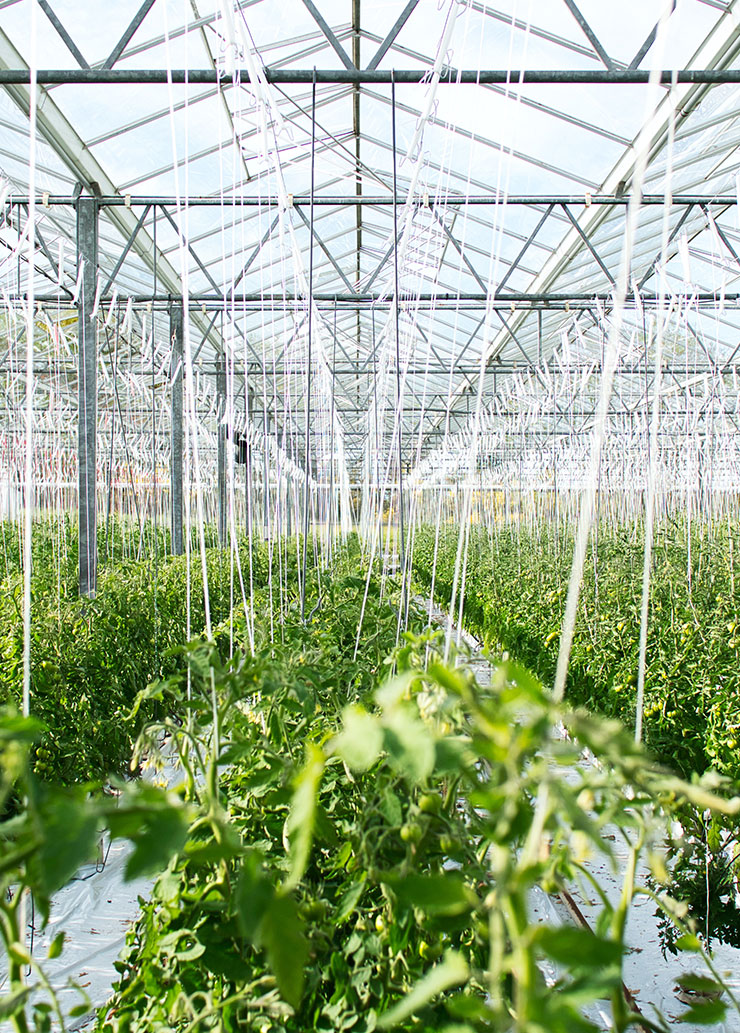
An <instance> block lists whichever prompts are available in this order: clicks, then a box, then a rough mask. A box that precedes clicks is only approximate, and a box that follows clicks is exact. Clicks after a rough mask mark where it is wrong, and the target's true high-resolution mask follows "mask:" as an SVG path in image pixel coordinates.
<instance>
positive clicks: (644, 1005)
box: [419, 600, 740, 1033]
mask: <svg viewBox="0 0 740 1033" xmlns="http://www.w3.org/2000/svg"><path fill="white" fill-rule="evenodd" d="M419 601H421V602H422V603H424V604H425V605H428V602H426V601H424V600H419ZM430 619H431V620H433V621H434V622H435V623H437V624H440V625H441V626H442V627H446V625H447V621H448V615H447V614H446V613H445V612H444V611H443V610H441V609H439V608H438V607H436V606H433V607H432V609H431V611H430ZM453 634H454V635H455V636H456V641H457V642H458V643H462V644H463V645H464V646H466V647H467V649H469V650H470V654H471V655H470V658H466V657H464V656H461V657H459V659H458V663H464V664H465V666H466V667H471V668H472V669H473V671H474V672H475V675H476V678H477V679H478V682H479V684H481V685H488V684H490V682H491V665H490V663H488V661H486V660H485V659H484V658H483V657H482V656H481V643H480V642H479V641H478V640H477V639H476V638H475V637H474V636H472V635H471V634H469V633H468V632H467V631H465V630H464V629H462V630H461V629H458V628H457V627H456V626H454V625H453ZM561 734H562V735H565V730H564V729H562V730H561ZM593 763H594V761H593V758H592V756H591V754H590V753H589V752H588V751H585V752H584V755H583V756H582V758H581V760H580V762H579V767H584V766H589V765H592V764H593ZM558 770H559V771H560V773H561V775H564V776H565V777H566V778H567V777H568V772H569V769H568V768H562V767H560V766H559V768H558ZM570 770H572V774H573V776H574V777H575V775H576V769H575V768H573V769H570ZM605 835H606V836H608V837H609V841H610V845H611V847H612V850H613V855H614V862H613V863H612V862H610V860H609V859H608V858H607V857H606V855H604V854H599V855H594V856H592V857H591V858H590V859H588V860H587V861H585V864H586V866H587V867H588V869H589V870H590V872H591V873H592V874H593V875H594V877H595V878H596V879H597V880H598V882H599V884H600V886H601V887H602V890H603V891H604V893H605V894H606V895H607V897H608V899H609V900H610V901H611V902H612V903H613V904H615V905H616V904H617V903H618V901H619V898H620V896H621V892H622V882H623V879H624V873H625V869H626V866H627V860H628V847H627V844H626V842H625V841H624V838H623V836H622V835H621V834H620V832H619V830H618V829H616V828H613V829H605ZM612 837H613V839H612ZM648 876H649V870H648V868H647V867H646V866H645V865H639V866H638V869H637V873H636V882H637V885H640V884H642V885H645V884H646V883H647V879H648ZM569 890H570V893H571V896H572V897H573V899H574V900H575V902H576V904H577V906H578V908H579V910H580V911H581V913H582V915H583V917H584V918H585V919H586V921H587V922H588V923H589V925H590V926H591V928H592V929H593V928H594V926H595V925H596V921H597V919H598V915H599V912H600V910H601V908H600V905H599V899H598V897H597V895H596V893H595V892H592V893H587V892H586V891H585V888H584V887H583V886H576V885H573V886H571V887H569ZM529 908H530V913H529V917H530V921H531V922H532V923H544V922H547V923H548V924H550V925H553V924H555V925H567V924H573V918H572V916H571V914H570V912H569V910H568V908H567V907H566V905H565V903H564V902H563V901H561V900H560V899H559V898H558V897H551V896H550V895H549V894H547V893H545V892H544V891H543V890H541V889H540V888H539V887H535V888H534V889H533V891H532V893H531V895H530V900H529ZM657 910H658V909H657V905H656V904H655V903H653V902H652V901H651V900H650V899H649V898H648V897H644V896H638V897H636V899H635V900H634V902H633V906H632V907H631V908H630V913H629V920H628V923H627V934H626V940H627V943H628V944H629V953H628V954H627V956H626V957H625V959H624V963H623V980H624V984H625V986H626V987H627V989H628V990H630V992H631V993H632V996H633V997H634V998H635V1000H636V1002H637V1006H638V1007H639V1009H640V1011H641V1012H642V1013H643V1014H644V1015H645V1017H646V1018H647V1019H653V1020H656V1019H658V1020H660V1021H663V1022H666V1023H668V1024H669V1025H672V1024H673V1023H675V1024H676V1026H677V1029H680V1030H681V1033H702V1031H709V1033H738V1029H739V1028H740V1027H739V1026H738V1016H737V1013H736V1012H735V1011H734V1010H732V1009H730V1008H728V1011H727V1018H726V1020H725V1021H724V1022H716V1023H712V1024H705V1025H701V1026H700V1025H692V1024H691V1023H687V1022H680V1016H681V1015H682V1014H683V1013H685V1011H686V1008H687V1006H686V1005H685V1004H682V1003H681V1001H680V1000H679V999H678V996H677V993H678V991H679V985H678V984H679V980H680V979H681V977H682V976H686V975H688V974H689V973H692V972H695V973H700V974H702V975H710V973H709V972H708V971H707V970H706V967H705V965H704V962H703V961H702V959H701V957H700V956H698V955H695V954H689V953H679V954H678V955H671V954H669V953H668V954H666V955H664V954H663V951H662V948H661V940H660V935H659V925H658V915H657V913H656V912H657ZM712 961H713V964H714V965H715V966H716V969H717V971H718V972H719V974H720V975H721V976H722V978H723V980H724V981H725V983H726V984H727V986H728V987H729V989H730V990H731V991H732V992H733V994H735V996H738V995H740V950H738V948H736V947H732V946H730V945H728V944H718V945H716V946H715V947H713V949H712ZM540 968H541V970H542V972H543V975H544V977H545V979H546V981H547V982H548V984H549V985H553V984H554V983H555V982H556V980H557V978H558V969H557V966H554V965H551V964H549V963H544V964H543V965H541V966H540ZM609 1011H610V1009H609V1006H608V1003H607V1002H604V1004H603V1006H602V1005H601V1004H600V1003H599V1002H595V1003H594V1004H593V1005H592V1006H591V1007H590V1008H587V1009H584V1015H585V1016H586V1018H588V1019H590V1020H591V1022H593V1023H594V1024H596V1025H598V1026H600V1027H601V1028H602V1029H604V1030H609V1029H611V1019H610V1015H609ZM679 1023H680V1024H679Z"/></svg>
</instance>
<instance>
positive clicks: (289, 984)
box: [262, 895, 308, 1008]
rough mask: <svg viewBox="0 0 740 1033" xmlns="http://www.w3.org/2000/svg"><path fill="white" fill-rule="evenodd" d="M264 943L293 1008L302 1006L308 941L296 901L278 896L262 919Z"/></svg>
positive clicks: (271, 966) (283, 990)
mask: <svg viewBox="0 0 740 1033" xmlns="http://www.w3.org/2000/svg"><path fill="white" fill-rule="evenodd" d="M262 941H263V943H264V945H265V948H266V949H267V958H268V961H269V963H270V968H271V969H272V971H273V972H274V974H275V979H276V980H277V984H278V987H279V989H280V993H281V994H282V996H283V998H284V999H285V1000H286V1001H287V1002H288V1004H289V1005H291V1007H293V1008H297V1007H298V1005H299V1004H300V1003H301V995H302V993H303V974H304V966H305V964H306V962H307V960H308V940H307V939H306V937H305V935H304V932H303V923H302V922H301V919H300V917H299V915H298V908H297V907H296V903H295V901H294V900H293V898H292V897H287V896H283V895H281V896H276V897H274V898H273V900H272V901H271V902H270V904H269V906H268V908H267V910H266V911H265V914H264V917H263V919H262Z"/></svg>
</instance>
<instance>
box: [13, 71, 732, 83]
mask: <svg viewBox="0 0 740 1033" xmlns="http://www.w3.org/2000/svg"><path fill="white" fill-rule="evenodd" d="M429 72H430V69H429V68H397V69H391V70H387V69H380V68H373V69H368V68H351V69H350V68H322V69H315V68H314V69H308V68H263V69H262V74H263V75H264V77H265V80H266V81H267V82H268V83H278V84H280V83H282V84H289V83H299V84H308V83H312V82H313V83H320V84H323V83H332V84H340V83H341V84H347V85H359V84H363V83H365V84H371V85H378V84H380V83H384V84H386V85H389V84H390V83H392V82H393V81H395V82H396V83H397V84H399V85H401V84H414V85H416V84H423V83H424V82H425V81H426V80H427V78H428V76H429ZM653 76H655V78H656V79H657V80H658V81H659V82H660V83H661V84H662V85H664V86H670V85H671V83H676V84H678V85H687V84H688V85H709V86H715V85H718V84H720V83H740V68H681V69H678V70H674V69H670V68H664V69H661V70H659V71H657V72H652V71H650V69H647V68H603V69H601V68H597V69H580V68H579V69H572V68H527V69H519V68H462V69H455V68H451V67H447V68H445V69H444V70H443V74H442V75H441V77H440V79H439V85H440V86H460V85H470V86H480V85H483V86H490V85H497V86H509V87H512V86H516V87H519V86H526V85H547V84H550V83H558V84H570V85H576V86H584V85H594V86H596V85H607V86H646V85H648V84H649V83H650V81H651V78H652V77H653ZM35 80H36V82H38V84H39V86H53V85H58V84H70V83H79V84H86V85H93V86H94V85H103V84H121V83H140V84H143V85H154V84H158V85H161V86H166V85H167V84H168V83H177V84H183V85H191V86H202V85H205V84H208V85H217V84H221V85H223V86H227V85H229V84H230V83H241V84H242V85H244V84H245V83H249V82H251V78H250V74H249V69H247V68H238V69H235V70H234V71H233V73H231V74H229V73H224V71H223V70H222V69H220V68H172V69H166V68H40V69H38V71H37V72H35ZM30 83H31V70H30V69H29V68H3V69H2V70H0V86H28V85H30Z"/></svg>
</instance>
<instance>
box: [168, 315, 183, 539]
mask: <svg viewBox="0 0 740 1033" xmlns="http://www.w3.org/2000/svg"><path fill="white" fill-rule="evenodd" d="M182 316H183V313H182V306H181V305H173V306H172V308H171V309H170V345H171V349H172V350H171V352H170V417H171V428H170V518H171V522H170V528H171V532H172V552H173V553H174V555H175V556H180V555H181V554H182V552H183V536H182V500H183V495H182V453H183V447H182V446H183V433H182V393H183V392H182V386H183V377H182V373H183V369H182V356H183V318H182Z"/></svg>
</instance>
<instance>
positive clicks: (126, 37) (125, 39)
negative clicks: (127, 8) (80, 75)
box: [103, 0, 155, 70]
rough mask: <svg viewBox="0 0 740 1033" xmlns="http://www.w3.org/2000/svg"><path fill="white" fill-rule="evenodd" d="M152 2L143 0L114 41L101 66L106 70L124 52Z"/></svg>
mask: <svg viewBox="0 0 740 1033" xmlns="http://www.w3.org/2000/svg"><path fill="white" fill-rule="evenodd" d="M154 2H155V0H144V3H143V4H142V5H141V7H140V8H139V10H138V11H137V12H136V14H135V15H134V17H133V18H132V19H131V22H130V23H129V25H128V27H127V29H126V31H125V32H124V34H123V35H122V36H121V38H120V39H119V41H118V43H116V45H115V47H114V48H113V50H112V51H111V53H110V56H109V57H108V58H107V59H106V60H105V61H104V63H103V68H104V69H105V70H108V69H110V68H112V67H113V65H114V64H115V63H116V61H117V60H118V59H119V57H120V56H121V54H122V53H123V52H124V50H125V49H126V47H127V46H128V45H129V43H130V42H131V40H132V39H133V38H134V35H135V34H136V31H137V30H138V28H139V26H140V25H141V23H142V22H143V21H144V19H145V18H146V16H147V14H148V13H149V11H150V10H151V9H152V7H153V6H154Z"/></svg>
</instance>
